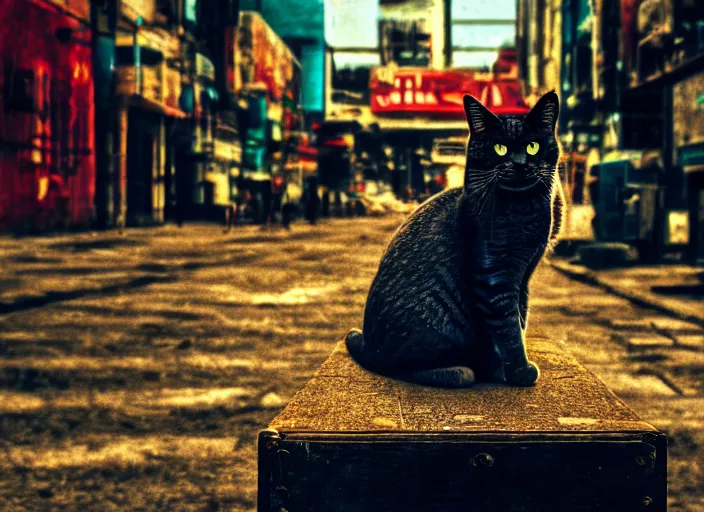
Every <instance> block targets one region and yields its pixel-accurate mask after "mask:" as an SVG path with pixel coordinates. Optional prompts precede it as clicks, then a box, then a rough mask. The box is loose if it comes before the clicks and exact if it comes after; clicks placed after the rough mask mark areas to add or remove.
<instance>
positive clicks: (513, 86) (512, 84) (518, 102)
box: [369, 68, 529, 117]
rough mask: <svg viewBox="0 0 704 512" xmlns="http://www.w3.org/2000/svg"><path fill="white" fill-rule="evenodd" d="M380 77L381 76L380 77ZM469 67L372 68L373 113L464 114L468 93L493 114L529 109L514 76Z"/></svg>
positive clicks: (526, 110) (519, 111) (524, 111)
mask: <svg viewBox="0 0 704 512" xmlns="http://www.w3.org/2000/svg"><path fill="white" fill-rule="evenodd" d="M379 78H381V80H380V79H379ZM477 78H478V77H477V76H475V74H474V73H473V72H471V71H459V70H445V71H432V70H426V69H404V70H400V71H396V72H395V73H394V74H393V80H390V74H389V71H388V70H387V69H381V70H380V69H379V68H377V69H375V70H373V71H372V78H371V80H370V85H369V88H370V91H371V109H372V112H373V113H374V114H383V113H399V112H407V113H413V114H441V115H444V116H448V117H461V116H464V106H463V98H464V96H465V94H471V95H472V96H474V97H475V98H478V99H480V101H482V103H483V104H484V105H486V106H487V107H488V108H489V109H490V110H491V111H492V112H494V113H495V114H497V115H498V114H508V115H511V114H525V113H527V112H528V110H529V109H528V106H527V105H526V103H525V101H524V100H523V97H522V96H521V89H520V85H519V83H518V82H517V81H515V80H489V79H487V78H486V77H481V79H477Z"/></svg>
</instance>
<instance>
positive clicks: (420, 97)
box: [416, 91, 425, 105]
mask: <svg viewBox="0 0 704 512" xmlns="http://www.w3.org/2000/svg"><path fill="white" fill-rule="evenodd" d="M416 103H418V104H420V105H422V104H424V103H425V96H423V93H422V92H420V91H418V92H416Z"/></svg>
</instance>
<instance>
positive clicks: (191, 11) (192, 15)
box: [183, 0, 196, 23]
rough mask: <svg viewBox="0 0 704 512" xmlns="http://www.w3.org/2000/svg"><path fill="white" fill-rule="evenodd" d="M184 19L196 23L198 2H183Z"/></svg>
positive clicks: (191, 0)
mask: <svg viewBox="0 0 704 512" xmlns="http://www.w3.org/2000/svg"><path fill="white" fill-rule="evenodd" d="M183 18H184V19H185V20H186V21H190V22H191V23H195V22H196V0H184V1H183Z"/></svg>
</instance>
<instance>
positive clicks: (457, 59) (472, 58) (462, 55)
mask: <svg viewBox="0 0 704 512" xmlns="http://www.w3.org/2000/svg"><path fill="white" fill-rule="evenodd" d="M498 57H499V52H498V51H495V52H481V51H477V52H463V51H456V52H453V53H452V66H453V67H456V68H473V69H477V70H480V71H486V72H488V71H490V70H491V67H492V66H493V65H494V63H495V62H496V59H497V58H498Z"/></svg>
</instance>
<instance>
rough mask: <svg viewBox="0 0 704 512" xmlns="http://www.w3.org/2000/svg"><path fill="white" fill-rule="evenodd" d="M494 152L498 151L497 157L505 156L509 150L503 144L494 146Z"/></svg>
mask: <svg viewBox="0 0 704 512" xmlns="http://www.w3.org/2000/svg"><path fill="white" fill-rule="evenodd" d="M494 151H496V154H497V155H499V156H504V155H505V154H506V152H507V151H508V149H507V148H506V146H504V145H503V144H494Z"/></svg>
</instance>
